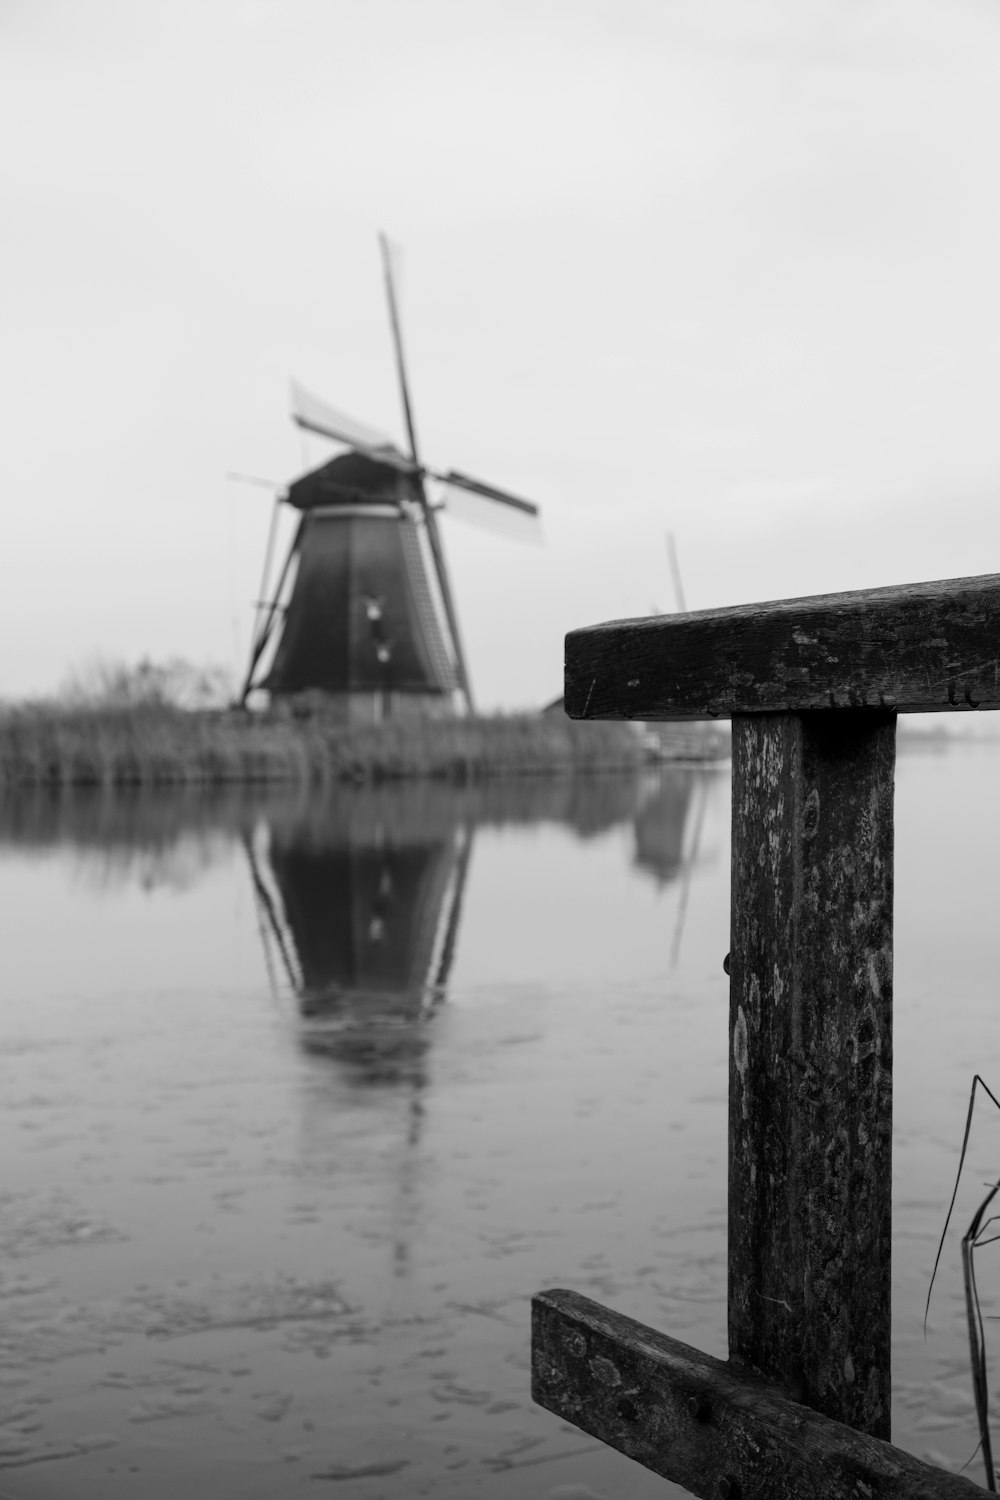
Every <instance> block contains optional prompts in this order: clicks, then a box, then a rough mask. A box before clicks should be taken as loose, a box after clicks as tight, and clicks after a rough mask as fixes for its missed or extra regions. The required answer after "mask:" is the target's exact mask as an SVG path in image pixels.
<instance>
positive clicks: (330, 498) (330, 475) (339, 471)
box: [288, 452, 414, 510]
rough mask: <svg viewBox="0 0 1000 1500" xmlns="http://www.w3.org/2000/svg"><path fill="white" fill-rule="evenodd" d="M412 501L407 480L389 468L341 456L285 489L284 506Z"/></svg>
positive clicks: (358, 455) (361, 458)
mask: <svg viewBox="0 0 1000 1500" xmlns="http://www.w3.org/2000/svg"><path fill="white" fill-rule="evenodd" d="M412 498H414V496H413V494H412V491H411V486H410V482H409V476H408V475H407V474H405V473H401V472H400V470H399V469H398V468H396V467H395V466H394V465H392V464H387V463H386V464H383V463H379V462H378V460H377V459H374V458H369V457H368V456H367V454H364V453H353V452H352V453H341V454H340V455H339V456H338V457H337V458H331V459H330V460H329V462H328V463H325V464H321V465H320V466H319V468H318V469H310V471H309V473H308V474H303V475H302V476H301V478H299V479H296V480H295V481H294V483H293V484H291V485H290V486H289V489H288V503H289V505H293V506H295V508H296V510H314V509H316V508H317V507H318V506H324V507H326V506H335V505H358V504H362V505H363V504H364V503H365V502H366V501H367V502H370V503H371V504H379V505H385V504H387V503H388V504H390V505H398V504H399V502H400V501H401V500H409V499H412Z"/></svg>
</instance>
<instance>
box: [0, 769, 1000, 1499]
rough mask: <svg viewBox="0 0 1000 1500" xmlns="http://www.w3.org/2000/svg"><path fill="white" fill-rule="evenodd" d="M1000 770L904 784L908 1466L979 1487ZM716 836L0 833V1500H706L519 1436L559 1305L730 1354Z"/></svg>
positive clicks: (40, 820)
mask: <svg viewBox="0 0 1000 1500" xmlns="http://www.w3.org/2000/svg"><path fill="white" fill-rule="evenodd" d="M998 755H1000V752H998V751H995V750H990V749H988V748H985V747H968V748H962V749H954V750H951V751H949V752H948V753H946V754H931V753H916V752H910V753H908V754H904V755H902V756H901V759H900V763H899V770H898V777H897V906H896V996H897V998H896V1017H897V1020H896V1113H895V1142H896V1149H895V1170H896V1182H895V1236H896V1238H895V1245H896V1258H895V1277H894V1307H893V1319H894V1329H895V1342H896V1352H895V1366H894V1377H895V1418H894V1428H895V1437H896V1441H898V1442H900V1443H901V1444H903V1445H904V1446H906V1447H909V1448H912V1449H913V1450H914V1451H917V1452H919V1453H922V1454H924V1455H925V1456H929V1457H930V1458H931V1459H932V1460H933V1461H935V1462H937V1463H941V1464H947V1465H948V1466H950V1467H957V1466H958V1465H960V1464H961V1463H963V1462H964V1461H965V1460H966V1459H967V1458H968V1457H969V1456H970V1454H971V1453H972V1451H973V1449H974V1447H975V1444H976V1437H975V1434H974V1419H973V1415H972V1402H971V1394H970V1390H971V1387H970V1379H969V1374H968V1356H967V1351H966V1345H965V1332H964V1305H963V1300H962V1288H961V1277H960V1269H959V1259H958V1236H959V1234H960V1233H961V1230H962V1229H964V1227H965V1226H966V1225H967V1223H968V1221H969V1219H970V1218H971V1215H972V1212H973V1210H974V1208H975V1205H976V1203H977V1201H978V1198H979V1197H980V1196H981V1192H982V1189H981V1183H982V1182H983V1181H985V1180H986V1179H992V1178H995V1177H996V1176H997V1175H998V1174H1000V1117H997V1116H996V1112H994V1114H993V1115H990V1114H988V1113H987V1112H986V1111H985V1110H984V1111H983V1113H982V1115H981V1117H980V1118H979V1120H978V1122H977V1125H976V1129H975V1133H974V1136H973V1148H972V1156H971V1159H970V1163H969V1168H968V1178H967V1186H966V1188H965V1189H964V1190H963V1193H962V1195H961V1197H960V1203H959V1213H958V1216H957V1221H956V1222H957V1225H958V1230H957V1233H956V1234H955V1235H953V1236H952V1237H951V1238H950V1240H949V1243H948V1245H947V1248H946V1253H945V1257H944V1260H943V1263H942V1270H941V1273H940V1279H939V1284H938V1287H937V1289H936V1291H935V1298H934V1303H933V1305H932V1310H931V1312H932V1315H931V1319H930V1323H929V1328H928V1336H927V1339H926V1342H925V1341H924V1338H923V1335H922V1330H921V1321H922V1315H923V1304H924V1298H925V1296H926V1290H927V1283H928V1277H929V1272H930V1267H931V1264H932V1262H933V1254H934V1246H935V1240H936V1236H937V1234H938V1232H939V1230H940V1226H941V1224H942V1219H943V1212H944V1209H945V1207H946V1204H947V1199H948V1195H949V1192H950V1188H951V1180H952V1176H953V1173H954V1170H955V1165H956V1161H957V1148H958V1145H959V1143H960V1140H961V1132H962V1126H963V1122H964V1113H965V1108H966V1102H967V1097H968V1091H969V1086H970V1081H971V1077H972V1074H973V1073H974V1072H975V1071H980V1072H982V1073H983V1074H985V1076H986V1077H987V1080H988V1081H990V1082H991V1084H992V1086H993V1087H994V1090H995V1091H998V1092H1000V1005H998V1003H997V983H996V975H997V961H996V934H997V928H998V902H997V893H998V889H1000V859H998V855H997V850H998V849H1000V797H997V796H996V795H995V790H994V789H995V784H996V779H997V775H998V771H1000V758H998ZM728 799H729V785H728V776H727V774H726V773H725V772H721V773H720V772H716V773H709V774H704V773H696V772H686V771H672V772H669V773H664V774H663V775H662V776H659V777H657V776H647V777H646V778H643V779H639V780H604V781H598V782H591V783H589V784H580V783H577V784H575V785H574V784H563V783H558V784H543V783H524V784H519V785H513V786H504V787H493V788H490V789H489V790H488V792H487V793H485V794H475V793H473V792H472V791H449V790H447V789H444V788H439V787H423V788H409V789H405V790H394V791H392V792H384V793H372V792H362V791H357V792H343V791H339V792H337V793H336V794H335V796H334V797H332V798H327V799H325V800H324V799H319V800H317V799H313V800H312V801H310V800H308V799H303V798H301V797H298V796H293V795H291V794H283V795H282V796H273V795H272V796H271V797H269V798H266V799H261V798H258V799H257V800H256V801H254V800H252V799H250V798H248V797H243V796H241V797H229V798H226V799H221V800H220V799H219V798H218V797H216V798H214V799H206V798H201V797H185V798H178V797H172V798H159V799H151V798H148V797H147V798H142V799H139V798H137V799H133V800H125V801H122V800H117V801H111V800H107V799H102V798H89V799H86V800H79V799H77V800H66V801H63V802H53V801H22V802H20V803H18V804H16V805H11V804H8V805H6V806H3V807H0V900H2V908H3V912H4V938H3V949H2V958H0V966H2V976H3V983H2V991H0V994H2V1019H0V1109H2V1129H3V1173H2V1178H0V1470H2V1472H0V1495H3V1496H5V1497H13V1500H48V1497H57V1496H59V1497H62V1496H68V1495H72V1496H73V1497H74V1500H97V1497H101V1500H103V1497H108V1500H116V1497H125V1496H130V1497H131V1496H138V1495H142V1496H150V1497H154V1500H158V1497H166V1496H171V1497H174V1496H176V1495H177V1494H178V1493H182V1492H186V1493H190V1494H194V1495H205V1496H212V1497H219V1500H224V1497H233V1500H239V1497H265V1496H266V1497H278V1496H280V1497H286V1496H287V1497H294V1496H298V1495H303V1496H304V1495H309V1496H317V1495H322V1494H325V1493H329V1494H334V1495H337V1496H338V1497H343V1500H355V1497H357V1500H382V1497H387V1500H395V1497H403V1496H413V1495H433V1496H441V1497H443V1500H448V1497H464V1496H475V1497H483V1500H500V1497H513V1496H517V1497H519V1500H520V1497H524V1496H529V1497H534V1496H537V1497H548V1500H587V1497H594V1496H597V1497H602V1496H608V1497H610V1496H615V1497H616V1500H638V1497H647V1496H654V1495H655V1496H663V1495H666V1494H670V1493H674V1491H673V1490H672V1488H671V1487H670V1486H668V1485H665V1484H664V1483H663V1482H662V1481H659V1480H655V1479H654V1478H653V1477H652V1476H651V1475H649V1474H647V1473H645V1471H643V1470H642V1469H640V1468H638V1467H637V1466H635V1465H633V1464H631V1463H630V1462H629V1461H628V1460H626V1459H624V1458H621V1457H619V1456H617V1455H615V1454H612V1453H611V1452H609V1451H607V1450H604V1449H602V1448H600V1447H599V1446H598V1445H595V1444H594V1443H593V1442H592V1441H591V1440H590V1439H588V1438H587V1437H585V1436H584V1435H583V1434H581V1433H579V1432H577V1431H576V1430H575V1429H573V1428H570V1427H567V1426H564V1425H562V1424H561V1423H560V1422H559V1421H558V1420H557V1419H555V1418H554V1417H552V1416H550V1415H549V1414H548V1413H546V1412H543V1411H541V1410H538V1409H536V1408H534V1407H533V1406H532V1405H531V1402H530V1398H529V1394H528V1382H529V1377H528V1364H529V1359H528V1349H529V1344H528V1297H529V1295H530V1293H531V1292H532V1291H534V1290H538V1289H541V1288H542V1287H546V1286H572V1287H575V1288H577V1289H579V1290H581V1291H583V1292H586V1293H588V1294H589V1295H591V1296H593V1297H596V1298H597V1299H599V1300H601V1301H605V1302H608V1303H611V1304H613V1305H614V1306H615V1307H617V1308H619V1309H620V1310H622V1311H624V1312H627V1313H630V1314H632V1315H633V1316H636V1317H639V1318H641V1319H643V1320H644V1321H647V1322H650V1323H653V1324H655V1325H657V1326H659V1327H661V1328H663V1329H664V1330H665V1331H667V1332H670V1333H672V1334H675V1335H677V1336H679V1337H681V1338H683V1339H685V1340H687V1341H688V1342H690V1343H693V1344H696V1345H699V1346H700V1347H702V1348H704V1349H706V1350H708V1351H710V1352H712V1353H715V1354H719V1355H724V1354H725V1243H726V1214H725V1208H726V1205H725V1143H726V1030H727V1026H726V1003H727V980H726V978H725V976H724V974H723V972H722V958H723V955H724V954H725V952H726V948H727V946H728V941H727V939H728V904H729V854H728V836H729V835H728V820H729V805H728ZM998 1250H1000V1247H993V1248H992V1249H985V1250H984V1251H983V1252H982V1254H981V1261H980V1266H981V1269H980V1275H981V1281H982V1288H981V1289H982V1291H983V1293H984V1297H985V1299H986V1301H987V1302H988V1303H989V1304H990V1306H989V1307H988V1308H987V1311H992V1310H994V1309H995V1310H998V1311H1000V1297H994V1296H993V1292H994V1288H995V1289H996V1290H997V1291H998V1292H1000V1274H998V1273H1000V1261H998V1260H997V1251H998ZM993 1327H995V1325H988V1328H993ZM993 1337H994V1342H995V1343H996V1346H997V1349H998V1352H1000V1332H998V1333H996V1335H995V1336H993ZM973 1472H974V1473H976V1472H977V1471H976V1470H975V1469H974V1470H973Z"/></svg>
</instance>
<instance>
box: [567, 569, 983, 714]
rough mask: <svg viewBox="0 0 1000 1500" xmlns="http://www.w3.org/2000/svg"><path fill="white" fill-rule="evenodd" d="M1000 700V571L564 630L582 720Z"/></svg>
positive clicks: (926, 708)
mask: <svg viewBox="0 0 1000 1500" xmlns="http://www.w3.org/2000/svg"><path fill="white" fill-rule="evenodd" d="M866 707H867V708H884V709H892V710H895V711H896V712H898V713H932V712H936V711H939V710H948V709H952V710H953V709H962V708H990V709H996V708H1000V575H989V576H986V577H982V578H951V579H945V580H944V581H943V582H939V583H914V584H907V585H905V586H903V587H899V588H882V589H867V590H863V591H861V592H858V593H846V594H822V595H818V596H816V597H814V598H804V599H782V600H779V601H778V602H776V603H764V604H743V605H738V606H736V607H734V608H729V609H710V610H702V611H700V612H698V613H696V614H684V615H657V616H655V617H653V618H651V619H640V620H616V621H612V622H610V623H609V624H605V625H592V626H588V627H587V628H586V629H584V630H574V631H572V632H571V633H570V634H569V635H568V636H567V637H566V712H567V714H568V715H569V716H570V718H572V719H647V720H654V719H704V718H727V717H729V716H730V715H731V714H754V713H774V712H782V711H791V712H795V711H802V710H809V709H830V708H837V709H840V708H866Z"/></svg>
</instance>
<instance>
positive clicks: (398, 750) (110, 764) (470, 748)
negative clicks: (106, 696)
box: [0, 705, 728, 790]
mask: <svg viewBox="0 0 1000 1500" xmlns="http://www.w3.org/2000/svg"><path fill="white" fill-rule="evenodd" d="M690 727H691V726H678V729H679V730H680V731H684V730H689V729H690ZM654 741H655V743H654ZM699 750H701V752H702V753H701V754H699V753H698V752H699ZM727 753H728V737H725V736H722V735H716V737H714V738H706V737H704V736H699V737H692V735H691V734H690V733H683V732H681V733H678V734H677V735H676V736H670V735H663V734H657V735H655V736H654V737H652V738H651V737H650V736H649V735H647V734H644V733H643V732H642V731H641V729H639V730H637V728H636V726H635V725H633V724H631V723H626V722H621V721H615V722H612V721H604V722H586V723H580V722H574V721H573V720H570V719H567V718H565V716H563V715H561V714H551V713H550V714H539V713H517V714H497V715H490V716H475V717H471V718H467V719H421V720H413V719H407V720H389V721H388V722H386V723H384V724H380V725H364V726H353V727H349V728H348V727H344V726H343V725H339V724H335V723H332V722H330V721H329V720H324V718H323V717H322V715H321V714H313V715H310V716H308V717H305V718H302V719H293V718H290V717H288V716H287V715H278V714H271V713H248V712H246V711H244V710H238V709H222V710H188V709H182V708H176V707H172V706H168V705H139V706H134V707H130V708H100V707H94V708H66V707H60V706H58V705H24V706H18V707H8V708H5V709H3V710H0V787H2V788H3V789H4V790H16V789H19V788H27V787H40V786H48V787H71V786H77V787H95V786H102V787H135V786H184V785H196V784H200V785H225V784H235V783H244V784H260V783H278V782H297V783H300V784H312V785H314V784H323V783H326V782H336V781H340V782H345V781H346V782H359V783H367V782H380V781H392V780H404V779H411V778H412V779H416V778H420V777H425V778H434V779H445V780H448V781H452V782H456V783H463V782H469V781H480V780H486V779H488V778H490V777H494V776H511V775H553V774H575V773H589V772H594V771H610V770H634V769H637V768H639V767H641V766H644V765H649V764H651V763H653V764H655V763H660V762H676V761H680V760H692V759H694V760H700V761H706V762H707V761H714V760H719V759H722V758H724V757H725V755H726V754H727Z"/></svg>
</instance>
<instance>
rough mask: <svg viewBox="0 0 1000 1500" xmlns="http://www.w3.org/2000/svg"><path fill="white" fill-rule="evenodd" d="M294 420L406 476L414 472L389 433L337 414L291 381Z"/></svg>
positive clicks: (294, 381)
mask: <svg viewBox="0 0 1000 1500" xmlns="http://www.w3.org/2000/svg"><path fill="white" fill-rule="evenodd" d="M292 420H293V421H294V422H295V423H296V425H297V426H299V427H304V428H305V430H306V432H317V433H319V435H320V436H321V437H328V438H333V440H334V441H335V442H338V443H346V444H347V445H348V447H350V448H356V449H357V450H358V452H360V453H365V454H367V455H368V456H369V457H370V458H375V459H377V460H378V461H379V462H380V463H387V464H391V465H392V467H393V468H396V469H403V470H405V471H406V472H407V473H410V472H412V470H413V464H412V463H409V462H407V460H406V459H404V457H403V455H402V454H401V453H400V451H399V449H398V448H397V447H396V445H395V443H394V442H393V441H392V438H391V437H389V435H388V434H387V433H385V432H381V431H380V430H379V429H378V428H377V427H369V425H368V423H367V422H358V421H356V420H355V418H354V417H349V416H348V415H347V413H346V412H342V411H338V410H337V408H336V407H335V406H330V405H328V403H327V402H326V401H321V400H320V398H319V397H318V396H314V395H312V394H311V392H309V391H307V390H306V389H305V387H304V386H301V385H299V383H298V381H296V380H293V381H292Z"/></svg>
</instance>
